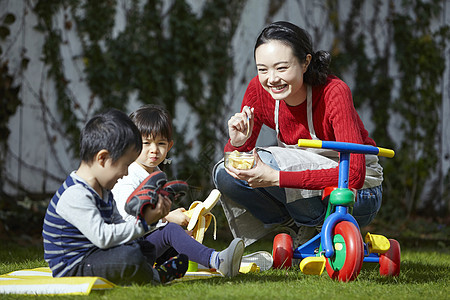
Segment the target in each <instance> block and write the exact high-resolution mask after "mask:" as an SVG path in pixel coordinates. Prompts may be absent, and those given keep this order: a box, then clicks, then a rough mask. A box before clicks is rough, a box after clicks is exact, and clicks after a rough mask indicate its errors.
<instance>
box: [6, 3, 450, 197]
mask: <svg viewBox="0 0 450 300" xmlns="http://www.w3.org/2000/svg"><path fill="white" fill-rule="evenodd" d="M119 2H120V3H126V2H123V1H122V2H121V1H119ZM323 2H324V1H317V0H316V1H308V0H302V1H295V0H288V1H285V2H283V4H282V6H281V8H280V9H279V11H278V12H277V13H276V15H275V16H274V17H268V16H267V11H268V6H269V4H270V0H248V1H247V4H246V6H245V8H244V12H243V14H242V20H241V22H240V24H239V27H238V29H237V31H236V34H235V37H234V39H233V49H234V51H233V52H234V67H235V77H234V78H233V79H232V80H231V81H230V82H229V83H228V85H229V92H228V93H227V95H226V101H227V103H228V107H229V110H228V111H226V112H224V114H225V115H229V116H231V115H233V114H234V113H235V112H237V111H239V109H240V104H241V101H242V98H243V95H244V92H245V89H246V82H248V81H249V80H250V79H251V78H252V77H253V76H255V75H256V68H255V66H254V61H253V47H254V42H255V40H256V37H257V35H258V34H259V32H260V30H261V29H262V28H263V27H264V25H265V24H266V23H267V22H272V21H277V20H287V21H291V22H293V23H295V24H297V25H299V26H301V27H304V28H306V29H307V30H308V31H309V32H310V33H311V34H312V35H313V38H314V42H315V48H316V50H320V49H323V50H328V49H330V48H331V43H332V37H331V36H330V34H329V32H330V31H329V30H327V28H328V27H327V26H329V24H328V19H327V18H325V17H324V16H325V13H324V9H325V8H324V7H323V6H322V5H321V3H323ZM386 2H387V1H386ZM27 3H28V4H30V3H31V4H34V2H33V1H11V0H10V1H8V0H6V1H5V0H4V1H0V12H3V11H12V12H13V13H14V14H15V15H16V16H17V20H16V22H15V23H14V24H13V25H12V26H11V27H10V28H11V32H12V34H11V35H10V36H9V37H8V39H7V40H5V41H0V44H1V46H2V49H3V54H2V57H1V58H2V60H5V58H6V57H7V59H8V60H9V67H10V72H11V74H13V75H14V77H15V78H16V80H17V81H19V80H20V81H22V83H23V89H22V90H21V94H20V97H21V99H22V100H23V105H22V106H21V107H20V108H19V109H18V110H17V113H16V114H15V115H14V116H12V117H11V119H10V121H9V126H10V129H11V134H10V137H9V140H8V148H9V149H8V153H7V159H6V176H7V177H8V178H10V180H11V182H9V181H8V182H5V184H4V187H5V191H6V192H7V193H10V194H12V195H14V194H16V193H17V191H18V190H20V188H19V186H18V185H17V184H16V182H18V183H19V184H20V185H22V186H24V187H26V189H27V190H29V191H32V192H36V193H40V192H47V193H53V192H54V190H55V189H56V188H57V187H58V186H59V185H60V184H61V181H62V180H64V179H65V177H66V176H67V174H68V172H70V171H71V170H73V169H75V168H76V167H77V165H78V159H76V158H73V157H72V153H71V152H70V150H69V151H68V150H67V149H68V146H69V145H68V144H67V142H66V141H65V140H64V134H62V133H61V128H60V127H59V126H58V124H59V123H58V120H59V118H60V114H59V113H58V111H57V109H56V103H55V99H56V97H55V90H54V83H53V81H52V80H51V79H49V78H47V77H46V76H47V72H46V69H47V68H48V66H46V65H44V64H43V62H42V61H40V60H38V59H37V58H38V57H39V56H40V55H41V52H42V45H43V43H44V38H45V36H44V35H43V34H41V33H39V32H37V31H36V30H34V29H33V27H34V26H35V25H36V22H37V20H36V19H35V14H33V13H27V14H26V15H24V11H25V10H28V11H29V10H31V7H28V6H27ZM167 3H169V2H167ZM190 3H192V6H193V10H194V11H195V12H200V11H201V5H202V3H203V1H196V0H190ZM280 3H281V2H280ZM349 3H350V1H339V5H340V13H341V14H342V15H345V14H346V13H348V9H347V7H348V4H349ZM119 6H121V4H119ZM449 6H450V5H448V4H447V5H446V8H445V10H444V12H443V22H445V23H447V24H448V23H449V20H450V17H449V15H450V7H449ZM67 13H68V14H69V15H70V13H69V12H67ZM365 13H366V14H367V15H370V14H371V8H370V6H367V7H366V10H365ZM64 14H65V12H64V11H59V12H58V15H57V18H56V19H55V22H56V26H57V27H59V28H63V25H64ZM0 15H1V14H0ZM116 18H117V23H116V28H115V30H116V31H115V32H116V33H117V32H118V31H120V30H121V29H123V26H124V23H123V22H124V21H125V19H124V17H123V13H122V12H121V11H120V10H119V11H118V13H117V16H116ZM444 18H446V19H445V20H444ZM22 24H23V25H24V26H23V27H22ZM361 28H362V30H363V28H364V24H361ZM62 32H63V34H64V40H65V41H66V43H64V44H63V45H62V46H61V53H62V54H63V58H64V72H65V75H66V77H67V78H68V79H70V84H69V87H68V88H69V90H70V91H71V93H72V95H73V100H74V101H80V103H79V104H80V107H81V108H82V109H80V114H81V115H82V116H83V117H85V118H88V117H90V116H91V114H92V112H93V110H94V108H95V101H94V106H93V107H88V101H87V100H82V99H89V97H90V91H89V89H88V87H87V86H86V81H85V80H84V75H83V72H82V70H83V61H82V59H81V56H80V54H81V47H80V43H79V41H78V38H77V36H76V35H75V30H71V31H66V30H62ZM378 35H379V36H380V38H382V36H383V32H380V33H378ZM23 49H25V50H26V52H25V56H27V57H30V58H31V62H30V64H29V66H28V68H27V69H26V70H25V71H24V72H23V73H20V70H19V65H20V60H21V53H22V50H23ZM449 62H450V50H449V49H448V48H447V51H446V71H445V78H444V82H445V84H446V86H445V88H444V89H443V93H444V97H443V106H444V107H443V108H444V111H443V123H442V126H443V128H444V130H443V139H444V140H445V141H446V143H445V144H444V147H445V149H444V150H445V151H444V153H449V152H450V121H449V117H448V116H450V103H449V102H450V101H449V99H450V96H449V89H450V84H449V82H450V67H449ZM348 84H349V86H350V87H352V85H353V84H354V83H353V82H348ZM130 99H131V100H130V102H129V105H128V109H129V111H132V110H134V109H136V108H137V107H138V106H139V105H140V103H138V102H137V101H136V100H135V97H134V96H133V95H130ZM43 104H44V105H43ZM176 109H177V111H182V112H184V113H183V114H177V115H178V116H177V118H176V119H175V120H174V124H176V125H177V126H187V125H188V124H189V126H190V127H188V128H189V132H191V134H193V133H194V132H195V124H196V122H198V118H197V117H196V116H195V115H192V114H191V113H189V110H188V107H187V105H185V104H184V103H183V101H180V102H179V103H178V104H177V108H176ZM360 114H361V117H362V119H363V121H364V122H365V123H366V124H367V127H368V129H369V131H370V130H371V126H372V125H371V122H370V113H368V112H367V111H365V110H361V111H360ZM189 118H191V119H189ZM78 125H79V126H80V127H81V126H82V125H83V122H80V124H78ZM223 126H224V127H225V126H226V123H224V124H223ZM393 126H395V124H393ZM48 135H49V136H51V137H54V138H55V142H54V144H49V143H48V142H47V140H48V138H47V136H48ZM273 142H274V136H273V132H272V131H271V130H269V129H266V137H265V138H260V139H259V141H258V143H259V144H260V145H265V144H271V143H273ZM218 147H222V145H218ZM199 150H200V149H194V152H195V151H199ZM442 165H443V170H448V168H449V167H450V159H449V158H445V157H442Z"/></svg>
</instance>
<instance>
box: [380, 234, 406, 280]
mask: <svg viewBox="0 0 450 300" xmlns="http://www.w3.org/2000/svg"><path fill="white" fill-rule="evenodd" d="M389 243H390V245H391V246H390V248H389V250H388V251H387V252H386V253H384V254H381V255H380V275H381V276H398V275H399V274H400V256H401V254H400V252H401V251H400V244H399V242H397V241H396V240H394V239H389Z"/></svg>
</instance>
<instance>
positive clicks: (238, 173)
mask: <svg viewBox="0 0 450 300" xmlns="http://www.w3.org/2000/svg"><path fill="white" fill-rule="evenodd" d="M253 156H254V157H255V167H253V168H252V169H249V170H238V169H235V168H233V167H229V168H225V170H226V171H227V173H228V174H230V175H231V176H232V177H233V178H236V179H240V180H245V181H247V182H248V185H249V186H250V187H252V188H259V187H269V186H279V185H280V181H279V178H280V172H279V171H277V170H274V169H272V168H271V167H269V166H268V165H266V164H265V163H263V162H262V160H261V159H260V158H259V155H258V153H256V150H255V149H253Z"/></svg>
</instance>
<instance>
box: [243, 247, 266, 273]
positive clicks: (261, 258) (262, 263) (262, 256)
mask: <svg viewBox="0 0 450 300" xmlns="http://www.w3.org/2000/svg"><path fill="white" fill-rule="evenodd" d="M251 263H255V264H256V265H257V266H258V267H259V269H260V270H261V272H262V271H267V270H269V269H270V268H272V265H273V258H272V255H271V254H270V253H269V252H267V251H257V252H255V253H251V254H247V255H244V256H242V261H241V266H243V265H244V266H245V265H248V264H251Z"/></svg>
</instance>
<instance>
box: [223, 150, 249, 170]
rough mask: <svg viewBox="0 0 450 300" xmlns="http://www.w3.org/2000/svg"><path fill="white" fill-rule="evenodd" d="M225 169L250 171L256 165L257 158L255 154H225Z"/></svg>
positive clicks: (233, 152)
mask: <svg viewBox="0 0 450 300" xmlns="http://www.w3.org/2000/svg"><path fill="white" fill-rule="evenodd" d="M224 159H225V168H229V167H233V168H235V169H238V170H249V169H251V168H253V166H254V165H255V157H254V156H253V152H252V151H250V152H239V151H237V150H234V151H232V152H225V155H224Z"/></svg>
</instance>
